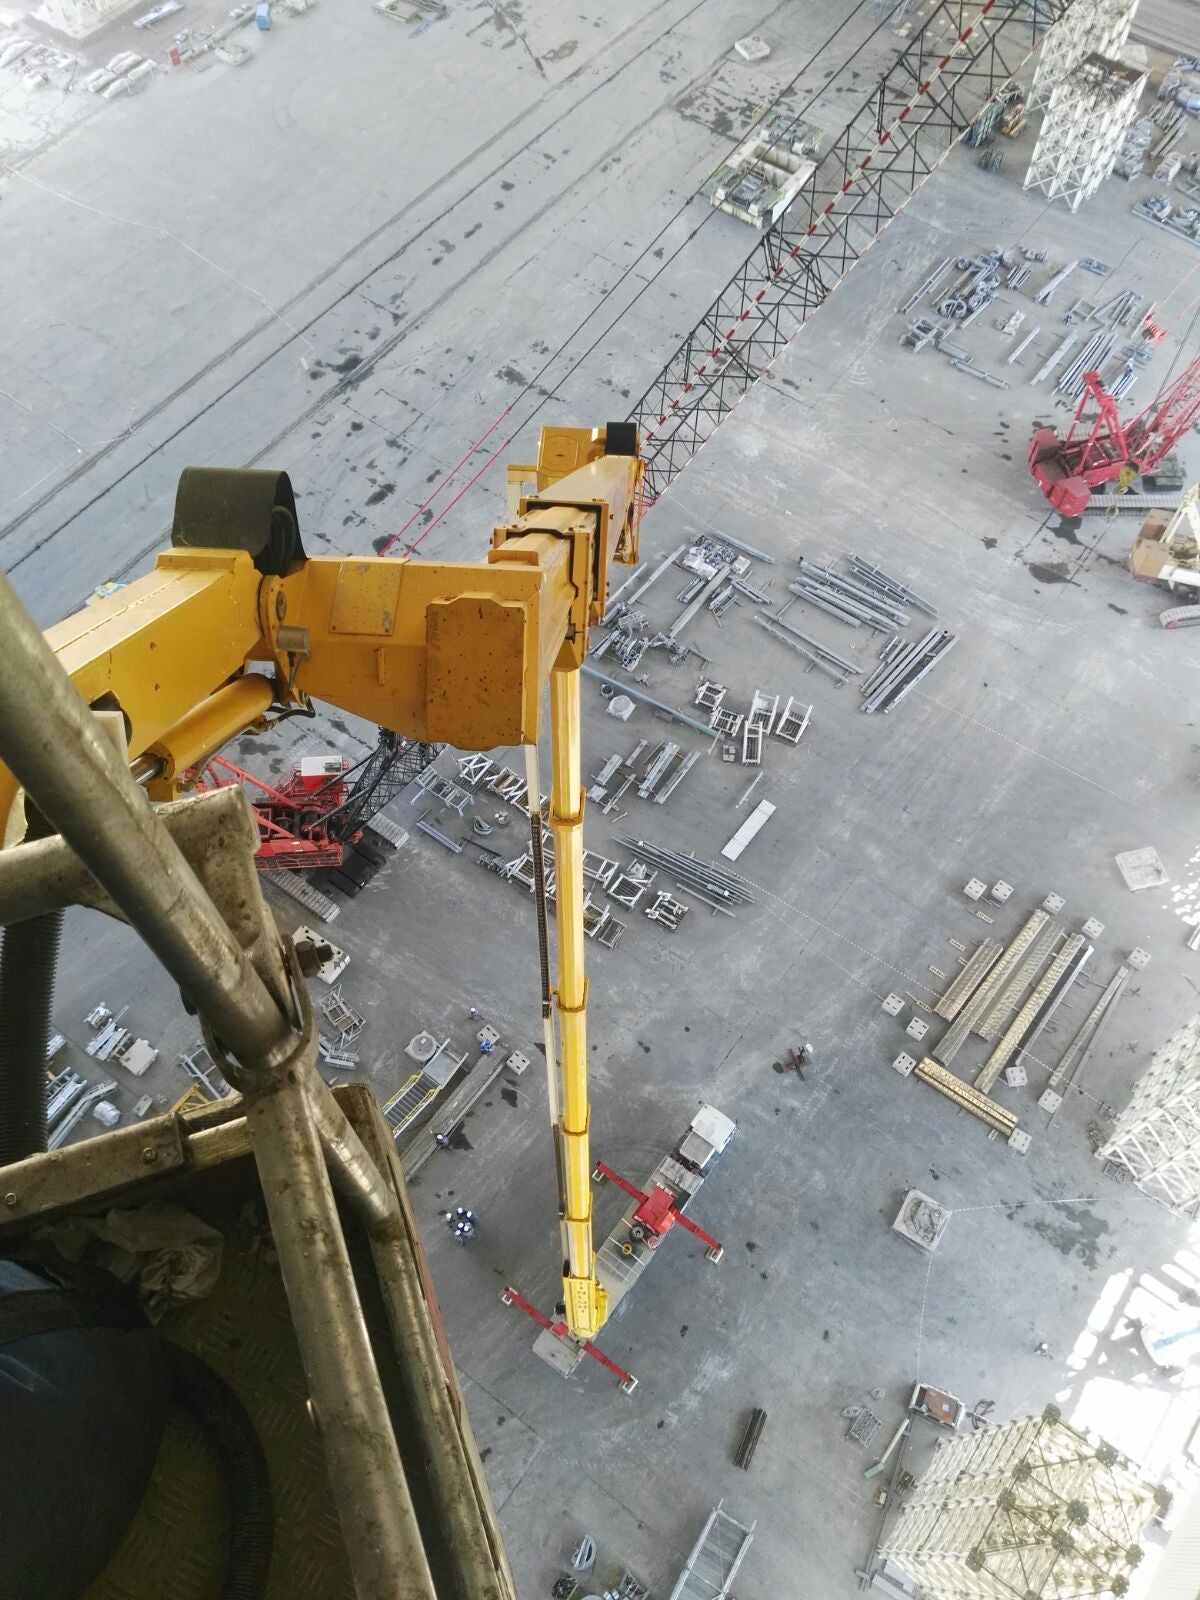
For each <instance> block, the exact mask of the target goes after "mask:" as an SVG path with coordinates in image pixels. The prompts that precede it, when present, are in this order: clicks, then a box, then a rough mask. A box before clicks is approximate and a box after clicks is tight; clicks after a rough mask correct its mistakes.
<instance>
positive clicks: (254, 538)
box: [171, 467, 304, 578]
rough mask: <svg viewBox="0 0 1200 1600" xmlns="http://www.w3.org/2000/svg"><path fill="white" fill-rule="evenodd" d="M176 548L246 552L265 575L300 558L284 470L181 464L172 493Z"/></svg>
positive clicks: (296, 520)
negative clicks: (182, 466)
mask: <svg viewBox="0 0 1200 1600" xmlns="http://www.w3.org/2000/svg"><path fill="white" fill-rule="evenodd" d="M171 544H172V545H173V546H174V548H175V549H176V550H245V551H247V552H248V554H250V555H251V556H253V557H254V565H255V566H256V567H257V568H258V570H259V571H260V572H261V573H263V574H264V575H265V576H268V577H276V578H282V577H283V576H284V575H285V574H286V573H287V572H288V571H289V569H290V568H291V567H292V566H293V565H294V564H295V563H296V562H297V561H303V560H304V547H303V545H302V544H301V543H300V521H299V518H298V517H297V515H296V498H295V496H294V495H293V493H292V481H291V479H290V478H289V477H288V475H287V473H286V472H261V471H258V470H255V469H253V468H248V467H185V468H184V469H183V471H182V472H181V473H180V474H179V487H178V488H177V489H176V491H175V520H174V522H173V523H172V524H171Z"/></svg>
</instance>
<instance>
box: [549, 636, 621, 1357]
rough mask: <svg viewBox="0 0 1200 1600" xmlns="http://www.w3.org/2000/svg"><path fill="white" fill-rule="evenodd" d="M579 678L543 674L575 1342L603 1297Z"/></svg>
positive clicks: (574, 673) (567, 1274) (590, 1330)
mask: <svg viewBox="0 0 1200 1600" xmlns="http://www.w3.org/2000/svg"><path fill="white" fill-rule="evenodd" d="M579 691H580V674H579V671H578V669H577V668H572V669H569V670H567V671H563V672H553V673H551V675H550V739H551V763H552V768H553V780H552V787H551V791H550V827H551V830H552V832H553V834H554V867H555V883H556V891H555V893H556V900H557V915H556V918H555V922H556V926H557V934H558V992H557V996H556V1000H557V1006H558V1019H559V1039H560V1041H561V1044H560V1049H561V1060H562V1067H561V1071H562V1096H561V1107H562V1110H561V1118H560V1122H559V1139H560V1144H559V1148H560V1152H561V1158H562V1159H561V1187H562V1195H561V1197H560V1199H561V1206H562V1229H563V1243H564V1250H565V1257H566V1259H565V1262H564V1266H563V1299H564V1302H565V1304H566V1319H567V1327H568V1329H569V1330H570V1332H571V1334H572V1335H573V1336H574V1337H575V1338H577V1339H590V1338H592V1337H593V1336H594V1335H595V1334H596V1333H598V1332H599V1330H600V1328H601V1326H602V1325H603V1323H604V1319H605V1316H606V1314H607V1309H608V1295H607V1293H606V1292H605V1290H604V1289H602V1288H601V1286H600V1285H599V1283H597V1281H596V1261H595V1252H594V1249H593V1244H592V1163H591V1155H590V1150H589V1137H590V1128H589V1113H588V1088H587V1066H588V1058H587V978H586V976H585V974H584V957H583V951H584V933H583V900H584V877H583V755H582V747H581V739H580V692H579Z"/></svg>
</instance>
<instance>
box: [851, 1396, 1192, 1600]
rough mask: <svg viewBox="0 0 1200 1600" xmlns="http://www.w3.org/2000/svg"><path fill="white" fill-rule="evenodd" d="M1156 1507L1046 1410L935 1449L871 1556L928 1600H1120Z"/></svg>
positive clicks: (1148, 1490)
mask: <svg viewBox="0 0 1200 1600" xmlns="http://www.w3.org/2000/svg"><path fill="white" fill-rule="evenodd" d="M1161 1504H1162V1491H1161V1490H1159V1489H1156V1488H1155V1487H1154V1486H1153V1485H1151V1484H1148V1483H1146V1482H1144V1481H1143V1480H1142V1479H1141V1477H1140V1476H1139V1475H1138V1473H1137V1472H1136V1470H1135V1469H1134V1468H1133V1467H1132V1466H1131V1464H1130V1463H1129V1462H1127V1461H1125V1460H1124V1458H1122V1457H1121V1456H1120V1455H1119V1454H1118V1452H1117V1451H1116V1450H1114V1449H1113V1448H1112V1447H1111V1446H1110V1445H1106V1444H1104V1443H1103V1442H1102V1441H1101V1440H1098V1439H1096V1438H1094V1437H1093V1436H1090V1435H1085V1434H1082V1433H1080V1432H1078V1431H1077V1430H1076V1429H1074V1428H1071V1427H1069V1426H1068V1425H1067V1424H1066V1423H1065V1422H1063V1421H1062V1419H1061V1416H1060V1414H1059V1411H1058V1408H1057V1407H1055V1406H1048V1407H1047V1408H1046V1410H1045V1411H1044V1412H1043V1414H1042V1415H1041V1416H1040V1417H1027V1418H1022V1419H1020V1420H1018V1421H1015V1422H1009V1423H1005V1424H1003V1425H1002V1426H999V1427H994V1428H984V1429H982V1430H981V1431H980V1432H978V1433H973V1434H970V1435H966V1436H964V1437H962V1438H956V1439H953V1440H950V1441H949V1442H947V1443H943V1444H941V1445H940V1446H939V1448H938V1450H937V1452H936V1454H935V1455H934V1457H933V1461H932V1462H931V1464H930V1466H929V1468H928V1470H927V1471H926V1473H925V1475H924V1477H923V1478H922V1479H921V1481H920V1482H919V1483H918V1484H917V1486H916V1488H915V1489H914V1490H913V1491H912V1492H911V1493H910V1494H909V1496H908V1497H907V1499H906V1500H905V1501H904V1502H903V1504H902V1505H901V1507H900V1511H899V1515H898V1517H897V1519H896V1522H895V1523H894V1525H893V1527H892V1529H891V1531H890V1533H889V1534H888V1535H887V1537H886V1538H885V1539H884V1541H883V1543H882V1544H881V1546H880V1554H881V1555H883V1556H885V1557H886V1558H887V1559H888V1560H890V1561H892V1562H894V1563H895V1564H896V1565H897V1566H898V1567H901V1568H902V1569H903V1570H904V1571H905V1572H907V1573H908V1575H909V1576H910V1577H911V1578H912V1579H913V1581H914V1582H915V1583H916V1584H918V1585H919V1586H920V1588H921V1589H922V1591H923V1593H924V1594H925V1595H927V1596H928V1597H929V1600H951V1597H953V1600H959V1597H974V1596H979V1597H982V1600H1075V1597H1080V1600H1082V1597H1083V1596H1094V1595H1120V1594H1123V1593H1124V1592H1125V1590H1126V1588H1127V1587H1128V1582H1129V1573H1130V1572H1131V1570H1132V1569H1133V1567H1135V1566H1136V1565H1137V1563H1138V1561H1139V1560H1140V1558H1141V1543H1140V1541H1141V1538H1142V1533H1143V1530H1144V1529H1145V1527H1146V1524H1147V1523H1148V1522H1149V1520H1150V1518H1151V1517H1152V1516H1153V1515H1154V1514H1155V1512H1156V1510H1158V1509H1159V1507H1160V1506H1161Z"/></svg>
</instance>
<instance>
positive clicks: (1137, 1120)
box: [1096, 1017, 1200, 1217]
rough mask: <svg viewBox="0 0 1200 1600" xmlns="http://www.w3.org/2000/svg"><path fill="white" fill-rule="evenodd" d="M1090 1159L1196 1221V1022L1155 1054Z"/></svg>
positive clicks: (1199, 1114) (1199, 1092)
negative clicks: (1114, 1166) (1109, 1164)
mask: <svg viewBox="0 0 1200 1600" xmlns="http://www.w3.org/2000/svg"><path fill="white" fill-rule="evenodd" d="M1096 1157H1097V1160H1100V1161H1113V1162H1116V1163H1118V1164H1119V1165H1120V1166H1122V1167H1125V1168H1126V1169H1127V1170H1128V1171H1129V1173H1130V1175H1131V1176H1132V1178H1133V1181H1134V1182H1135V1183H1136V1184H1137V1186H1138V1188H1139V1189H1141V1190H1143V1191H1144V1192H1145V1193H1146V1194H1148V1195H1150V1196H1152V1197H1153V1198H1154V1199H1156V1200H1161V1201H1162V1202H1163V1204H1164V1205H1168V1206H1170V1207H1171V1209H1172V1210H1173V1211H1178V1212H1180V1213H1181V1214H1182V1215H1183V1216H1185V1217H1198V1216H1200V1017H1193V1018H1192V1020H1191V1021H1190V1022H1188V1023H1186V1024H1185V1026H1184V1027H1182V1028H1180V1030H1179V1031H1178V1033H1175V1034H1173V1035H1172V1036H1171V1038H1170V1039H1168V1040H1167V1042H1166V1044H1164V1045H1163V1047H1162V1048H1161V1049H1160V1050H1158V1051H1157V1052H1156V1053H1155V1055H1154V1057H1153V1059H1152V1060H1151V1062H1150V1065H1149V1067H1148V1068H1147V1069H1146V1071H1145V1072H1144V1073H1143V1074H1142V1076H1141V1078H1139V1079H1138V1083H1137V1087H1136V1088H1135V1089H1134V1091H1133V1098H1132V1099H1131V1100H1130V1102H1129V1104H1128V1106H1126V1108H1125V1110H1124V1111H1123V1112H1122V1113H1121V1115H1120V1116H1119V1117H1118V1118H1117V1120H1116V1122H1115V1123H1114V1124H1113V1130H1112V1137H1111V1138H1110V1139H1109V1141H1108V1143H1107V1144H1105V1145H1102V1146H1101V1147H1100V1149H1099V1150H1097V1152H1096Z"/></svg>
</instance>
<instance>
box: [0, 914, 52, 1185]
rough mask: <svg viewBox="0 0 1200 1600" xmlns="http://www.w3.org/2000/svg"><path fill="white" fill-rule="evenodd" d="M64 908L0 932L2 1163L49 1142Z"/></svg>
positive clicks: (13, 925)
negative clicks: (53, 1018) (49, 1069)
mask: <svg viewBox="0 0 1200 1600" xmlns="http://www.w3.org/2000/svg"><path fill="white" fill-rule="evenodd" d="M62 926H63V913H62V912H61V911H46V912H43V913H42V915H41V916H38V917H30V918H28V920H27V921H25V922H17V923H13V924H12V925H11V926H10V927H7V928H5V930H4V933H3V936H2V937H0V1166H7V1165H8V1163H9V1162H10V1161H22V1160H24V1158H25V1157H26V1156H32V1155H36V1154H37V1153H38V1152H39V1151H42V1150H45V1148H46V1061H47V1056H48V1051H49V1046H50V1011H51V1008H52V1006H53V1003H54V975H55V973H56V971H57V970H58V949H59V943H60V941H61V938H62Z"/></svg>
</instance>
